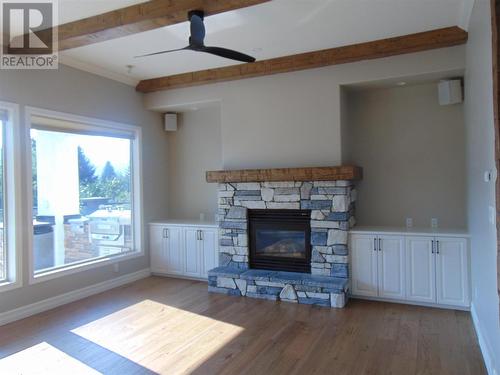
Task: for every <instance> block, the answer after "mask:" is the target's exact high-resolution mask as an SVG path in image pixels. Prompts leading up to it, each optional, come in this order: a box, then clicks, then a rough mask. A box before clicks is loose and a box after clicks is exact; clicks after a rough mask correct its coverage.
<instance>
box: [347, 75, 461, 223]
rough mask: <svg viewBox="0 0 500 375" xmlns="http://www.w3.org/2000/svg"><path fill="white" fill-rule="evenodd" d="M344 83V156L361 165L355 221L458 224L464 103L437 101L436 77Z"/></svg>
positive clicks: (352, 162)
mask: <svg viewBox="0 0 500 375" xmlns="http://www.w3.org/2000/svg"><path fill="white" fill-rule="evenodd" d="M344 90H345V91H346V92H344V93H343V107H344V111H343V112H342V114H343V123H342V128H343V132H342V139H343V144H344V148H343V150H342V151H343V152H342V154H343V163H344V164H355V165H362V166H363V180H362V181H360V182H359V183H358V184H357V190H358V200H357V202H356V221H357V223H358V224H359V225H368V226H373V225H375V226H376V225H384V226H404V225H405V219H406V218H407V217H410V218H413V225H414V226H415V227H430V225H431V218H437V219H438V223H439V226H440V227H442V228H465V227H466V208H465V207H466V193H465V139H464V138H465V128H464V119H463V105H462V104H455V105H448V106H440V105H439V103H438V92H437V91H438V90H437V82H432V83H425V84H419V85H411V86H405V87H394V86H393V87H391V88H376V89H373V88H363V89H360V88H356V89H354V90H353V89H347V88H346V89H344Z"/></svg>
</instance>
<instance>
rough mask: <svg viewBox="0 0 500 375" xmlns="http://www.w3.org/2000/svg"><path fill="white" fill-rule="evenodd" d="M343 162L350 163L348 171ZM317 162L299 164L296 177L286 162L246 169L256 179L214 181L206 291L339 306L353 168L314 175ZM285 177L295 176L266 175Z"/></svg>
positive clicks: (356, 174)
mask: <svg viewBox="0 0 500 375" xmlns="http://www.w3.org/2000/svg"><path fill="white" fill-rule="evenodd" d="M339 168H340V171H343V172H344V173H339ZM342 168H344V169H342ZM345 168H354V169H352V170H351V174H349V173H348V172H346V170H345ZM317 169H320V168H301V169H299V170H300V171H304V170H309V171H311V172H310V173H306V174H305V175H300V176H299V177H300V178H298V177H297V175H296V170H294V169H286V170H254V171H250V172H255V173H257V172H256V171H260V172H261V174H262V176H260V175H255V176H250V177H248V178H250V179H256V180H257V181H258V182H246V181H248V180H246V181H245V182H219V198H218V199H219V203H218V208H219V210H218V218H219V240H220V246H219V267H218V268H216V269H214V270H212V271H210V272H209V291H211V292H220V293H225V294H230V295H242V296H248V297H256V298H266V299H272V300H283V301H290V302H299V303H307V304H317V305H323V306H333V307H343V306H344V304H345V302H346V297H347V294H348V289H349V260H348V259H349V257H348V254H349V252H348V231H349V229H350V228H351V227H352V226H353V225H354V223H355V221H354V202H355V200H356V191H355V189H354V183H353V180H355V179H357V178H360V174H361V171H360V170H359V168H356V167H331V168H330V169H328V168H323V170H326V171H327V172H329V173H321V175H320V176H318V177H320V178H318V179H315V178H314V177H315V174H314V171H315V170H317ZM274 171H280V173H281V174H283V176H281V175H280V176H279V177H276V175H274V176H273V173H272V172H274ZM282 171H285V172H282ZM332 171H333V172H332ZM234 172H235V171H221V172H215V173H234ZM237 172H238V173H240V174H242V173H243V174H244V172H248V171H237ZM334 172H335V173H334ZM209 173H213V172H208V173H207V180H209V181H210V179H209V178H208V174H209ZM257 174H258V173H257ZM226 176H227V175H226ZM286 177H294V179H295V181H294V180H289V181H286V180H283V181H269V180H271V179H276V178H279V179H282V178H283V179H284V178H286ZM307 177H310V178H311V179H306V178H307ZM235 178H236V179H241V177H238V176H236V177H235ZM266 179H269V180H267V181H266ZM298 179H300V181H297V180H298Z"/></svg>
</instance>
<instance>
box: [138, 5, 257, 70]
mask: <svg viewBox="0 0 500 375" xmlns="http://www.w3.org/2000/svg"><path fill="white" fill-rule="evenodd" d="M203 18H204V13H203V11H202V10H192V11H190V12H189V13H188V19H189V22H190V23H191V36H190V37H189V45H188V46H186V47H184V48H177V49H171V50H167V51H160V52H153V53H148V54H146V55H141V56H135V57H146V56H153V55H161V54H163V53H170V52H175V51H185V50H188V51H196V52H205V53H210V54H212V55H216V56H220V57H225V58H226V59H231V60H237V61H242V62H247V63H249V62H254V61H255V58H254V57H252V56H248V55H245V54H244V53H241V52H237V51H233V50H230V49H227V48H222V47H209V46H206V45H205V43H204V40H205V25H204V24H203Z"/></svg>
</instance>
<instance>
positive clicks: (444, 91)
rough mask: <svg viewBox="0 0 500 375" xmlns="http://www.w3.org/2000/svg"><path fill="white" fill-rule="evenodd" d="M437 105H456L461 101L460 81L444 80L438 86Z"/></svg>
mask: <svg viewBox="0 0 500 375" xmlns="http://www.w3.org/2000/svg"><path fill="white" fill-rule="evenodd" d="M438 93H439V105H450V104H458V103H462V101H463V94H462V80H460V79H446V80H441V81H439V84H438Z"/></svg>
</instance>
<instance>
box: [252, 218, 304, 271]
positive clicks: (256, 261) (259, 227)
mask: <svg viewBox="0 0 500 375" xmlns="http://www.w3.org/2000/svg"><path fill="white" fill-rule="evenodd" d="M248 220H249V248H250V258H249V263H250V268H256V269H268V270H280V271H294V272H303V273H310V272H311V225H310V221H311V211H310V210H271V209H269V210H249V211H248Z"/></svg>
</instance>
